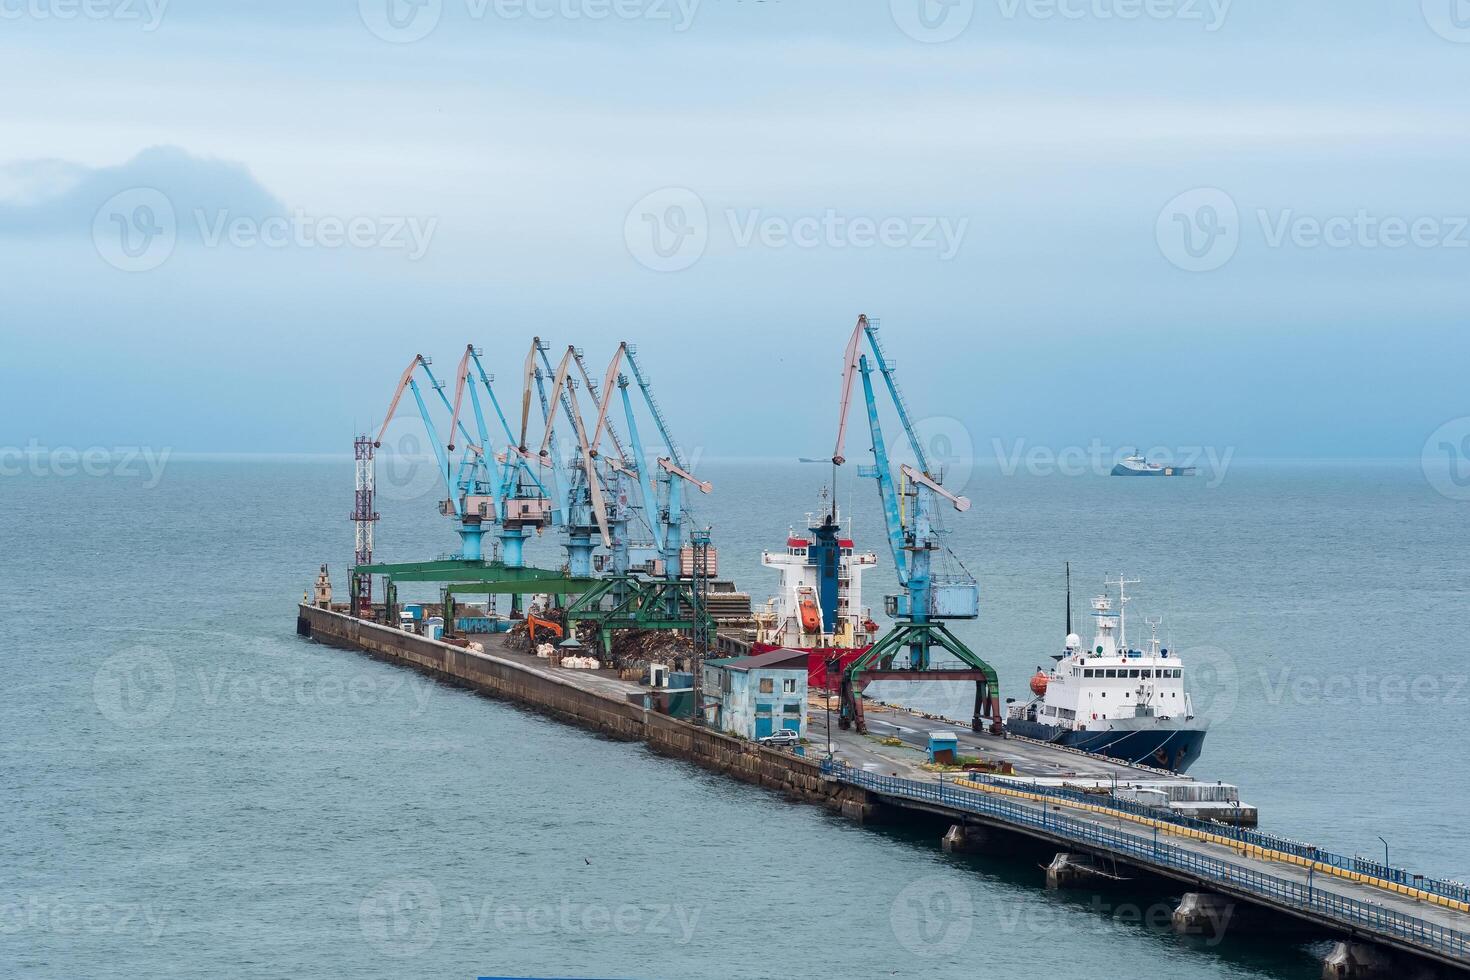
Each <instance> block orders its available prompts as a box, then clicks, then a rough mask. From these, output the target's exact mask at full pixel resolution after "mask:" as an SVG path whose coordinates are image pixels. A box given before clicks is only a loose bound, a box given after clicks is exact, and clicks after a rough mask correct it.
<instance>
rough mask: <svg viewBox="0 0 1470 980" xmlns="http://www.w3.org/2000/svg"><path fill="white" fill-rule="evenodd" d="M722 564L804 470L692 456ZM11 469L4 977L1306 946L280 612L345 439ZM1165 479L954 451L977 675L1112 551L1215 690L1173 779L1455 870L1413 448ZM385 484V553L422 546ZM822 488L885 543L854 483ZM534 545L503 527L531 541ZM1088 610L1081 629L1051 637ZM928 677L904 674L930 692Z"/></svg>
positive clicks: (1453, 525)
mask: <svg viewBox="0 0 1470 980" xmlns="http://www.w3.org/2000/svg"><path fill="white" fill-rule="evenodd" d="M704 471H705V473H706V475H708V476H709V478H711V479H712V480H713V481H714V482H715V484H716V492H715V494H714V495H712V496H711V497H710V498H707V499H706V500H704V501H701V502H700V506H701V510H700V514H701V517H702V518H703V519H705V520H707V521H708V522H710V523H712V524H713V525H714V528H715V534H716V542H717V544H718V545H719V547H720V549H721V551H720V559H721V564H722V571H723V572H724V573H725V574H727V575H733V576H734V577H735V578H736V579H737V580H738V581H739V583H740V584H741V586H743V587H744V588H746V589H748V590H749V591H751V592H752V593H754V594H755V595H757V596H763V595H764V594H765V593H766V592H767V591H768V590H769V589H770V588H771V587H772V586H773V585H774V579H772V578H771V577H770V576H769V575H767V574H766V573H765V572H764V571H763V570H762V569H761V568H760V565H759V552H760V550H761V549H762V548H768V547H779V546H780V545H781V539H782V537H783V535H784V533H785V531H786V529H787V527H788V525H793V524H795V525H797V526H800V524H801V522H802V518H803V516H804V514H805V513H806V512H807V511H809V510H812V509H815V508H816V506H817V502H816V492H817V490H818V489H819V488H820V487H821V486H822V485H823V484H824V482H826V481H827V480H828V479H829V476H830V471H829V468H827V467H824V466H820V465H814V466H802V465H799V464H794V463H770V464H756V463H743V464H735V463H724V464H719V463H715V464H710V465H708V466H707V467H705V468H704ZM148 482H149V481H148V480H147V479H146V478H145V477H127V476H118V477H111V478H81V477H77V478H55V477H33V476H24V477H7V478H6V479H4V480H0V512H3V513H4V515H5V521H4V528H5V529H4V532H3V533H4V551H5V555H6V560H5V561H4V563H3V566H0V567H3V576H4V579H3V585H4V596H5V598H4V602H3V604H0V617H3V635H5V636H6V637H7V641H8V642H7V643H6V650H7V656H6V657H5V659H4V664H5V670H6V675H5V683H4V687H3V710H0V749H3V751H0V786H3V787H4V794H5V802H4V805H3V806H0V871H3V875H0V975H4V976H47V977H50V976H55V977H76V976H88V977H142V976H148V977H165V976H167V977H172V976H179V977H200V976H221V975H229V976H238V977H281V976H300V977H305V976H313V977H315V976H324V977H407V976H413V977H445V978H451V977H453V978H458V977H475V976H482V975H514V976H560V977H567V976H585V977H623V978H636V977H675V976H677V977H695V978H700V977H709V978H729V977H767V976H793V975H818V974H820V975H833V976H847V977H925V978H933V977H955V978H960V977H974V976H996V975H1002V974H1012V975H1022V974H1023V973H1024V975H1033V974H1035V975H1042V976H1046V975H1071V974H1073V973H1075V972H1076V971H1077V967H1078V964H1087V967H1086V969H1087V972H1088V973H1089V974H1090V975H1094V976H1105V977H1122V976H1135V975H1137V976H1169V977H1182V978H1190V977H1201V978H1204V977H1219V976H1227V977H1303V978H1306V977H1315V976H1316V975H1317V971H1318V969H1319V968H1318V966H1317V964H1316V963H1315V962H1314V961H1313V960H1312V959H1311V956H1310V953H1311V950H1310V949H1308V948H1304V947H1289V946H1288V947H1285V948H1275V949H1270V950H1268V949H1264V948H1261V947H1258V946H1255V945H1253V944H1252V943H1251V942H1250V941H1249V940H1242V941H1238V942H1237V941H1227V942H1225V943H1222V944H1219V945H1214V946H1208V947H1202V946H1201V944H1200V943H1199V942H1198V941H1186V940H1181V939H1177V938H1175V937H1173V936H1171V935H1169V934H1168V933H1167V932H1166V931H1164V930H1162V929H1159V928H1156V927H1150V926H1149V925H1148V924H1147V922H1140V921H1139V919H1145V920H1146V919H1148V918H1150V917H1152V918H1154V919H1155V921H1157V919H1158V917H1159V915H1160V910H1161V909H1162V910H1165V911H1166V910H1167V907H1168V906H1167V901H1166V899H1167V896H1161V895H1160V894H1157V893H1151V892H1147V891H1139V892H1137V893H1136V894H1135V893H1132V892H1128V891H1126V890H1125V892H1123V893H1122V894H1121V895H1117V896H1112V897H1110V898H1109V899H1108V900H1107V905H1106V906H1104V907H1102V908H1094V907H1092V905H1091V904H1090V902H1089V900H1088V899H1086V898H1079V897H1075V896H1067V895H1061V896H1058V895H1051V894H1048V893H1046V892H1045V891H1044V890H1043V889H1042V888H1041V887H1040V886H1041V872H1040V871H1039V870H1038V868H1037V867H1036V861H1035V860H1034V858H1032V857H1031V856H1017V857H1014V858H1010V859H1005V860H999V859H966V860H957V859H950V858H946V857H945V856H943V855H942V854H941V853H940V852H939V849H938V847H937V841H936V840H934V839H932V836H931V835H930V834H928V833H927V832H925V833H924V834H917V833H906V832H904V831H902V830H892V829H887V830H883V829H871V828H860V827H857V826H854V825H852V824H850V823H847V822H845V821H842V820H839V819H834V818H832V817H830V816H829V815H827V814H826V813H825V812H824V811H822V810H820V809H817V808H812V807H801V806H792V805H788V804H786V803H784V802H783V801H782V800H781V799H780V798H779V797H777V796H774V795H772V794H769V793H765V792H762V791H757V790H753V789H750V788H748V787H745V786H743V785H739V784H736V783H733V782H730V781H728V780H725V779H722V778H719V777H716V776H713V775H710V774H707V773H704V772H702V771H700V770H698V769H695V768H692V767H689V766H686V765H683V764H680V763H676V762H670V761H668V760H664V759H659V758H656V757H654V756H652V755H650V754H649V753H648V752H646V751H645V750H643V749H642V748H640V747H637V746H631V745H625V744H618V743H612V742H607V741H603V740H600V739H598V738H595V737H593V736H590V735H587V734H584V733H582V732H580V731H577V730H574V729H571V728H567V727H563V726H560V725H558V724H555V723H553V722H549V721H546V720H544V719H541V718H538V717H535V716H533V715H530V714H527V713H524V712H521V711H518V710H515V709H513V708H510V707H508V706H505V705H502V704H497V703H495V702H492V701H489V700H486V699H483V698H480V697H476V696H474V695H471V694H468V693H466V692H463V691H458V690H454V689H450V688H447V687H441V686H438V685H435V684H433V683H432V682H430V681H428V680H427V679H425V678H421V677H418V676H416V675H410V674H408V673H407V672H404V671H401V670H398V669H395V668H392V667H388V666H386V665H382V664H378V663H375V662H373V661H370V660H367V659H365V658H363V657H360V656H357V655H354V654H351V653H347V652H341V651H336V650H331V649H327V648H323V647H320V646H316V645H313V644H309V643H305V642H302V641H300V640H298V639H297V638H296V637H295V636H294V633H293V627H294V608H293V606H294V603H295V602H296V600H297V599H299V598H300V596H301V593H302V591H303V590H304V589H305V588H306V587H307V586H308V585H309V583H310V581H311V579H312V576H313V574H314V572H315V569H316V566H317V564H319V563H320V562H329V563H330V564H331V566H332V569H333V572H334V573H335V575H334V580H335V581H336V583H337V584H338V586H339V587H340V586H342V585H344V584H345V575H344V573H343V571H342V569H343V567H344V562H345V560H346V559H347V558H348V557H349V554H350V548H351V526H350V524H349V523H348V522H347V511H348V509H349V507H350V497H351V494H350V488H351V466H350V464H346V463H306V462H300V463H292V462H259V461H256V462H232V463H223V462H172V463H170V464H169V466H168V468H167V469H166V471H165V473H164V474H163V477H162V479H161V480H160V481H159V482H158V483H157V485H156V486H149V485H148ZM1207 482H1208V481H1206V480H1204V479H1195V480H1152V481H1136V480H1132V481H1130V480H1112V479H1108V478H1106V477H1091V476H1089V477H1078V478H1068V477H1061V476H1050V477H1040V476H1024V475H1017V476H1005V475H1003V474H1002V473H1001V472H999V471H997V470H995V469H993V468H992V469H988V470H987V469H981V470H979V471H977V472H976V473H974V474H973V475H971V476H970V478H969V486H968V493H969V495H970V496H971V497H972V498H973V499H974V501H975V507H974V508H973V510H971V511H970V512H969V513H968V514H965V515H952V518H951V519H950V520H949V522H948V523H949V527H950V528H951V535H950V544H951V546H952V547H953V549H954V550H955V551H956V552H957V553H958V554H959V556H960V557H961V558H962V559H963V561H964V563H965V565H966V566H967V567H968V568H969V569H970V570H971V571H972V572H973V573H974V574H975V575H976V576H977V577H978V578H979V580H980V583H981V588H982V596H983V615H982V618H981V619H980V620H979V621H978V622H975V623H967V624H962V626H961V629H960V632H961V633H962V635H963V636H964V637H965V638H966V639H967V641H968V642H970V643H971V644H972V645H973V646H974V647H975V649H976V650H977V651H979V652H980V653H981V654H982V655H983V656H985V657H986V658H987V659H989V660H991V661H992V662H993V663H994V664H995V665H996V666H997V667H998V668H999V670H1000V672H1001V677H1002V679H1003V682H1004V684H1005V686H1006V688H1007V693H1008V694H1013V695H1019V694H1020V693H1021V691H1022V688H1023V685H1024V682H1025V679H1026V678H1027V676H1028V675H1029V674H1030V673H1031V672H1032V671H1033V670H1034V669H1035V667H1036V666H1037V665H1038V664H1041V663H1044V662H1046V657H1047V656H1048V655H1049V654H1051V653H1052V652H1054V651H1055V650H1056V649H1057V647H1058V644H1059V641H1060V638H1061V634H1062V630H1063V622H1062V618H1063V599H1062V591H1061V589H1062V562H1063V561H1064V560H1070V561H1071V562H1072V563H1073V577H1074V583H1075V585H1076V590H1077V608H1078V609H1079V611H1081V610H1084V609H1085V603H1086V599H1087V598H1089V597H1090V596H1091V595H1092V594H1093V592H1095V591H1096V590H1097V587H1099V586H1100V585H1101V582H1102V579H1103V576H1104V575H1105V574H1112V575H1116V574H1117V573H1119V572H1126V573H1128V574H1129V575H1130V576H1132V577H1137V578H1142V579H1143V580H1144V581H1143V583H1142V584H1141V585H1139V586H1136V587H1135V588H1134V591H1135V593H1136V595H1137V601H1136V602H1135V604H1134V605H1133V607H1132V610H1133V612H1134V614H1135V618H1134V623H1135V627H1136V628H1137V629H1139V630H1142V629H1143V617H1144V616H1145V615H1149V614H1155V613H1156V614H1159V615H1162V616H1163V617H1164V624H1165V625H1164V626H1163V630H1164V632H1165V635H1166V637H1167V638H1168V641H1169V643H1170V644H1171V645H1172V646H1173V647H1174V648H1175V649H1177V650H1179V651H1181V652H1182V653H1183V655H1184V656H1186V657H1188V658H1189V664H1190V668H1191V671H1192V673H1193V674H1194V676H1195V680H1194V683H1193V685H1192V686H1193V687H1194V688H1195V690H1196V697H1197V700H1198V702H1199V704H1200V707H1201V708H1202V709H1205V710H1207V712H1208V713H1210V714H1211V715H1212V716H1213V718H1214V728H1213V730H1212V732H1211V734H1210V736H1209V740H1208V742H1207V744H1206V749H1205V755H1204V758H1203V759H1202V761H1201V763H1200V765H1199V769H1198V773H1199V774H1200V775H1203V776H1209V777H1218V778H1223V779H1227V780H1229V781H1232V782H1235V783H1238V784H1239V785H1240V786H1241V787H1242V790H1243V792H1244V795H1245V796H1246V797H1247V798H1248V799H1250V800H1251V801H1253V802H1255V803H1257V804H1258V805H1259V806H1260V807H1261V810H1262V814H1263V817H1264V822H1265V824H1266V826H1267V827H1269V828H1271V829H1273V830H1277V831H1280V832H1284V833H1288V834H1291V835H1294V836H1297V837H1300V838H1303V839H1309V840H1312V841H1315V842H1317V843H1320V844H1322V845H1324V846H1328V847H1332V848H1335V849H1339V850H1344V851H1348V852H1354V851H1356V852H1361V853H1364V854H1369V855H1381V854H1382V850H1383V844H1382V843H1381V842H1380V840H1379V837H1380V836H1381V837H1383V838H1385V839H1386V840H1387V841H1388V842H1389V847H1390V852H1391V857H1392V859H1393V860H1394V862H1395V863H1400V864H1406V865H1408V866H1410V867H1412V868H1415V869H1416V870H1424V871H1427V872H1431V873H1436V874H1442V875H1447V876H1451V877H1458V878H1462V879H1470V840H1467V838H1466V836H1465V834H1464V833H1463V830H1464V816H1463V815H1464V812H1465V808H1466V807H1467V806H1470V778H1467V772H1466V766H1467V763H1466V755H1465V745H1466V741H1465V738H1466V736H1465V730H1466V722H1467V721H1470V705H1467V700H1470V689H1467V684H1466V677H1467V674H1470V666H1467V655H1466V652H1465V637H1466V635H1467V632H1470V631H1467V625H1470V624H1467V604H1466V601H1465V600H1466V595H1467V589H1470V504H1467V503H1463V502H1457V501H1452V500H1448V499H1446V498H1445V497H1442V496H1440V495H1438V494H1436V493H1435V492H1434V491H1433V490H1432V489H1431V488H1430V486H1429V485H1428V483H1427V482H1426V481H1425V479H1424V477H1423V476H1422V474H1421V473H1420V472H1419V470H1418V467H1417V466H1416V465H1407V464H1405V465H1398V464H1362V465H1325V464H1324V465H1305V464H1275V465H1269V466H1268V465H1245V464H1239V463H1238V464H1236V465H1235V466H1234V467H1232V468H1231V469H1230V471H1229V472H1228V474H1227V477H1226V479H1225V480H1224V481H1223V482H1222V483H1220V485H1219V486H1215V487H1210V486H1207ZM420 489H421V488H416V487H415V486H414V485H413V484H412V481H406V482H405V481H396V482H390V485H389V486H387V487H385V493H384V498H385V499H384V500H383V503H382V507H381V510H382V511H383V515H384V519H383V521H382V524H381V526H380V528H379V549H378V553H379V555H380V557H383V558H387V559H402V560H412V559H418V558H425V557H432V556H435V555H437V554H440V553H443V552H447V551H450V550H452V549H453V547H454V538H453V535H452V534H451V533H450V532H449V529H448V527H447V526H446V524H445V523H444V522H443V521H442V520H441V519H439V518H438V517H437V515H436V514H434V513H433V511H432V503H431V500H430V499H429V497H427V496H423V495H421V494H420V493H419V490H420ZM838 492H839V494H840V497H841V499H842V501H843V503H844V506H845V507H847V508H849V510H850V512H851V513H852V514H853V515H854V518H855V521H856V526H855V534H856V535H857V537H858V538H859V544H860V546H863V547H869V548H872V549H874V550H878V551H879V552H880V555H882V556H883V561H882V564H881V565H880V569H883V570H882V571H880V572H879V573H877V574H875V575H874V577H873V578H874V581H872V582H871V583H870V586H871V587H870V589H869V600H870V602H872V604H873V605H875V606H878V607H881V595H882V592H883V591H884V590H885V588H886V587H887V586H888V584H889V583H891V574H890V573H888V572H887V571H886V569H887V567H888V564H889V562H888V559H887V556H886V553H885V552H884V544H883V539H882V537H881V535H880V533H879V530H878V528H877V526H876V523H875V521H876V506H875V494H874V491H873V489H872V487H871V485H869V484H863V485H861V486H853V485H852V483H851V481H850V477H844V479H843V481H842V482H840V483H839V487H838ZM553 544H554V542H552V541H550V540H547V541H545V542H542V544H541V546H540V547H538V549H537V550H538V553H539V556H540V557H542V558H544V559H545V560H552V556H554V554H555V549H554V548H553V547H552V545H553ZM1083 632H1086V631H1085V630H1084V631H1083ZM944 701H945V698H944V697H943V696H942V695H940V696H939V697H938V698H937V702H938V704H939V706H940V707H943V706H944V704H943V702H944Z"/></svg>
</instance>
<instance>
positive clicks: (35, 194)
mask: <svg viewBox="0 0 1470 980" xmlns="http://www.w3.org/2000/svg"><path fill="white" fill-rule="evenodd" d="M140 189H147V190H154V191H158V192H160V193H162V194H163V195H164V196H165V197H167V198H168V199H169V201H170V202H171V203H172V204H173V206H174V209H175V211H177V212H178V213H179V214H189V213H192V212H194V211H204V212H210V213H219V212H228V213H229V214H231V215H236V216H250V217H265V216H269V215H276V214H282V213H284V212H285V210H286V206H285V204H283V203H282V202H281V201H280V200H279V199H278V198H276V197H275V196H274V195H273V194H271V193H270V192H269V191H267V190H266V189H265V188H264V187H262V186H261V185H260V183H259V182H258V181H257V180H256V179H255V178H254V177H253V176H251V174H250V171H249V170H248V169H247V168H246V167H245V166H244V165H243V164H240V163H234V162H231V161H228V160H215V159H206V158H202V157H196V156H193V155H191V154H189V153H188V152H186V151H185V150H182V149H180V148H178V147H176V146H154V147H149V148H148V149H146V150H144V151H142V152H141V153H139V154H138V155H137V156H135V157H133V158H132V159H131V160H128V161H127V162H126V163H122V164H119V165H117V166H112V167H86V166H83V165H81V164H75V163H69V162H67V161H64V160H55V159H44V160H21V161H15V162H12V163H8V164H3V165H0V236H7V237H43V236H68V237H69V236H73V235H76V236H84V235H89V234H91V231H92V224H93V220H94V218H95V217H96V215H97V212H98V209H99V208H101V207H102V205H103V204H105V203H106V202H107V201H109V200H110V199H112V198H113V197H115V196H116V195H118V194H122V193H124V192H127V191H135V190H140Z"/></svg>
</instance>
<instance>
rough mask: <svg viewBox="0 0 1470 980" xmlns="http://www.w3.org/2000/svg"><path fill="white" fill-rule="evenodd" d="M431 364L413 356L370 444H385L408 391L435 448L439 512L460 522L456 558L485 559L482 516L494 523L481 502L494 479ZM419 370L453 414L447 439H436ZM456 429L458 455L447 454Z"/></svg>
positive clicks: (437, 436) (426, 360)
mask: <svg viewBox="0 0 1470 980" xmlns="http://www.w3.org/2000/svg"><path fill="white" fill-rule="evenodd" d="M432 363H433V361H432V360H430V359H429V358H427V357H425V356H424V355H423V354H415V355H414V357H413V360H411V361H410V362H409V364H408V367H407V368H405V369H404V371H403V375H402V376H401V377H400V378H399V380H398V385H397V387H396V388H395V389H394V391H393V400H392V402H390V403H389V405H388V413H387V414H386V415H385V416H384V418H383V426H382V428H381V429H379V430H378V435H377V438H376V439H374V440H373V444H374V445H375V446H378V447H381V446H382V445H383V436H384V435H385V434H386V433H387V431H388V425H389V423H391V422H392V421H393V417H394V414H395V413H396V412H397V411H398V404H399V402H400V401H401V400H402V398H403V393H404V392H405V391H408V392H410V393H411V394H412V395H413V400H414V404H415V405H416V406H417V408H418V412H419V418H420V419H421V420H422V422H423V424H424V429H425V431H426V432H427V434H428V438H429V444H430V445H431V446H432V447H433V449H434V458H435V461H436V463H437V466H438V476H439V478H440V479H441V480H442V481H443V485H444V492H445V495H446V496H445V497H444V498H443V499H441V501H440V504H439V510H440V512H441V513H443V514H444V515H445V516H446V517H453V518H454V519H455V521H456V523H457V524H458V527H457V530H458V533H459V538H460V551H459V555H458V557H459V558H462V559H463V560H465V561H481V560H483V547H482V538H483V537H484V533H485V523H486V519H487V517H488V518H489V519H490V521H491V522H493V520H494V516H493V514H489V513H487V511H486V508H482V507H481V506H480V503H481V501H480V498H482V497H486V498H488V497H489V496H490V494H491V484H492V482H493V480H492V476H491V473H490V471H489V468H488V467H487V465H486V463H485V459H484V454H483V453H482V452H480V451H479V447H478V446H477V445H475V444H474V441H473V439H472V438H471V436H470V432H469V429H468V428H467V427H466V426H465V425H464V423H463V422H462V421H461V420H460V419H458V418H457V417H455V413H454V409H453V406H452V405H451V404H450V401H449V397H448V396H447V395H446V394H445V393H444V384H443V382H441V381H440V380H439V379H438V378H437V377H435V375H434V371H433V368H432V367H430V365H431V364H432ZM421 374H422V375H423V378H424V380H425V381H426V382H427V383H428V387H429V389H430V390H431V391H433V392H434V394H435V395H437V396H438V399H439V401H440V402H441V403H442V405H443V407H444V408H445V409H447V410H449V411H450V413H451V422H450V432H449V439H448V441H445V440H444V439H442V438H441V437H440V434H439V429H438V427H437V426H436V425H435V424H434V416H433V413H432V412H430V410H429V405H428V402H426V401H425V398H424V389H423V387H422V386H421V385H420V381H419V375H421ZM456 433H458V435H459V436H462V437H463V439H464V446H463V449H462V450H461V451H460V452H459V453H458V455H457V456H455V455H451V454H452V453H453V452H454V447H455V437H456Z"/></svg>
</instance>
